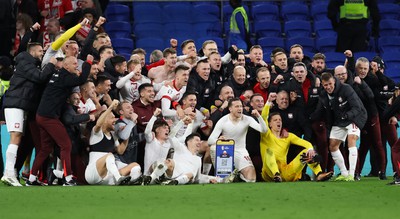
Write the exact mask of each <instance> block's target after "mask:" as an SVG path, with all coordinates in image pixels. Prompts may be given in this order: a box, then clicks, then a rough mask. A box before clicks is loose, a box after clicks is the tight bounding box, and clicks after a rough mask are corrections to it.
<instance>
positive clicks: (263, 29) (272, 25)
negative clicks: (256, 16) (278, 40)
mask: <svg viewBox="0 0 400 219" xmlns="http://www.w3.org/2000/svg"><path fill="white" fill-rule="evenodd" d="M254 32H255V33H256V35H257V37H258V38H259V37H280V36H281V35H282V28H281V23H280V22H279V21H266V20H262V21H257V20H255V21H254Z"/></svg>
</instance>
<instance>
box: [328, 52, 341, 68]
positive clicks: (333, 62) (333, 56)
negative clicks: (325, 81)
mask: <svg viewBox="0 0 400 219" xmlns="http://www.w3.org/2000/svg"><path fill="white" fill-rule="evenodd" d="M324 55H325V56H326V59H325V63H326V66H327V68H335V67H336V66H338V65H344V62H345V60H346V57H345V56H344V55H343V53H341V52H326V53H324Z"/></svg>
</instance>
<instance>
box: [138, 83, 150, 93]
mask: <svg viewBox="0 0 400 219" xmlns="http://www.w3.org/2000/svg"><path fill="white" fill-rule="evenodd" d="M146 87H153V85H151V84H150V83H144V84H141V85H140V86H139V88H138V91H139V94H140V93H142V91H143V90H144V89H145V88H146Z"/></svg>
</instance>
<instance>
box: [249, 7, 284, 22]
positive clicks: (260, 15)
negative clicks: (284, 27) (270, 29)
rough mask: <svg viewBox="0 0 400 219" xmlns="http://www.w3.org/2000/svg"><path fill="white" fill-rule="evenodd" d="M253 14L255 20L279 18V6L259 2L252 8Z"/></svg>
mask: <svg viewBox="0 0 400 219" xmlns="http://www.w3.org/2000/svg"><path fill="white" fill-rule="evenodd" d="M251 16H252V17H253V20H254V22H256V21H264V20H268V21H273V20H279V8H278V6H277V5H273V4H268V5H265V4H258V5H254V6H253V7H252V8H251Z"/></svg>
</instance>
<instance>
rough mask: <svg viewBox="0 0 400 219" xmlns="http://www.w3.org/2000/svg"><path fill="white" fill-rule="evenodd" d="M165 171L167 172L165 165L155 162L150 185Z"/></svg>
mask: <svg viewBox="0 0 400 219" xmlns="http://www.w3.org/2000/svg"><path fill="white" fill-rule="evenodd" d="M165 171H167V165H165V164H164V163H163V162H157V164H156V165H155V167H154V169H153V172H152V173H151V175H150V176H151V183H153V182H154V180H156V179H158V177H160V176H162V175H163V174H164V173H165Z"/></svg>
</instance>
